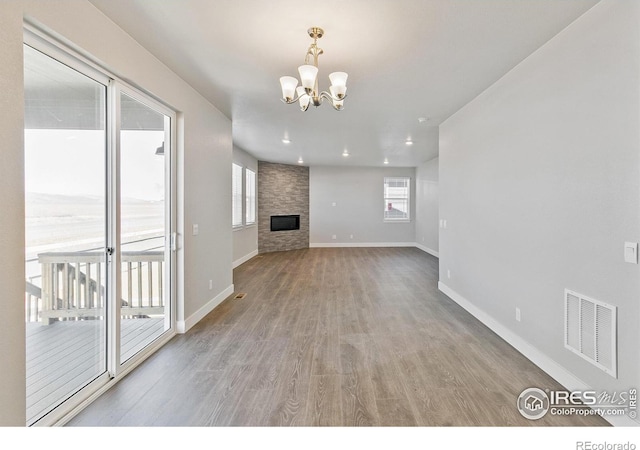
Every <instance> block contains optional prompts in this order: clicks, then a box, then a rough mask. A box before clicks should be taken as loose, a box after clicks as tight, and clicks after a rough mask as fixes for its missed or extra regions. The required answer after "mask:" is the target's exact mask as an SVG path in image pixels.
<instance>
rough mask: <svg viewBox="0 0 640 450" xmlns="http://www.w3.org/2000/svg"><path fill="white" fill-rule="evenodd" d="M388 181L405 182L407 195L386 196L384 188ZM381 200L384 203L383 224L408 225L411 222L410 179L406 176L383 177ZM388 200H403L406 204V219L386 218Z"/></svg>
mask: <svg viewBox="0 0 640 450" xmlns="http://www.w3.org/2000/svg"><path fill="white" fill-rule="evenodd" d="M390 180H405V182H406V190H407V195H406V197H404V196H403V197H388V196H387V195H386V194H387V192H386V186H387V184H388V183H389V181H390ZM382 198H383V201H384V209H383V215H382V220H383V222H386V223H408V222H411V177H408V176H395V177H384V178H383V183H382ZM390 200H403V201H406V202H407V212H406V217H398V218H393V217H387V214H386V212H387V205H388V204H389V201H390Z"/></svg>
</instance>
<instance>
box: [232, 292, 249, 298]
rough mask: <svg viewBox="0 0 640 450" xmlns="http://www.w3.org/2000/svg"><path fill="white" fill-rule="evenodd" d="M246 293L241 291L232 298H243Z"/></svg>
mask: <svg viewBox="0 0 640 450" xmlns="http://www.w3.org/2000/svg"><path fill="white" fill-rule="evenodd" d="M246 295H247V294H245V293H244V292H241V293H240V294H236V296H235V297H233V298H234V299H237V300H240V299H243V298H244V297H245V296H246Z"/></svg>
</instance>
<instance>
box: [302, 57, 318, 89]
mask: <svg viewBox="0 0 640 450" xmlns="http://www.w3.org/2000/svg"><path fill="white" fill-rule="evenodd" d="M298 73H299V74H300V81H301V84H302V87H304V90H305V91H306V93H307V94H311V93H312V92H313V88H314V87H315V85H316V77H317V76H318V68H317V67H316V66H312V65H310V64H305V65H303V66H300V67H298Z"/></svg>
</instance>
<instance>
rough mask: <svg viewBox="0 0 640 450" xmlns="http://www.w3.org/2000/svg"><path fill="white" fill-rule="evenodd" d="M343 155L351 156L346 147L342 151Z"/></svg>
mask: <svg viewBox="0 0 640 450" xmlns="http://www.w3.org/2000/svg"><path fill="white" fill-rule="evenodd" d="M342 156H344V157H345V158H346V157H347V156H349V151H348V150H347V149H346V148H345V149H344V151H343V152H342Z"/></svg>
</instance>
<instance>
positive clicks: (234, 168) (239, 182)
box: [231, 163, 244, 230]
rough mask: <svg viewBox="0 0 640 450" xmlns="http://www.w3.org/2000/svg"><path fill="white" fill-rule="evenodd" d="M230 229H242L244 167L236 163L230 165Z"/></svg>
mask: <svg viewBox="0 0 640 450" xmlns="http://www.w3.org/2000/svg"><path fill="white" fill-rule="evenodd" d="M238 169H239V170H238ZM238 173H239V178H238ZM238 189H239V191H238ZM237 208H240V210H239V211H237ZM237 218H239V219H240V220H239V222H238V221H236V219H237ZM231 227H232V228H233V229H234V230H238V229H240V228H242V227H244V167H242V166H241V165H240V164H236V163H231Z"/></svg>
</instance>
